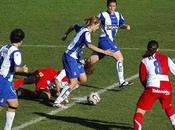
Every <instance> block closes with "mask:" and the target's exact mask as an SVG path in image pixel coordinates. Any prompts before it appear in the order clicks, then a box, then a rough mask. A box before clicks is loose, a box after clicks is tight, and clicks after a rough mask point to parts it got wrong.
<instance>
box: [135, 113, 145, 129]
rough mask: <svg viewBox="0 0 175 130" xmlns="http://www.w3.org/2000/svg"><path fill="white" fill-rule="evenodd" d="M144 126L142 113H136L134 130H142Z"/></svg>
mask: <svg viewBox="0 0 175 130" xmlns="http://www.w3.org/2000/svg"><path fill="white" fill-rule="evenodd" d="M142 124H143V115H142V114H141V113H135V115H134V130H141V129H142Z"/></svg>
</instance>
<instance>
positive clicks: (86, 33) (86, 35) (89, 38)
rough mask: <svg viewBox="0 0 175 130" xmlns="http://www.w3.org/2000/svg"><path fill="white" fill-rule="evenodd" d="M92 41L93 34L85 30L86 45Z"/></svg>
mask: <svg viewBox="0 0 175 130" xmlns="http://www.w3.org/2000/svg"><path fill="white" fill-rule="evenodd" d="M90 43H91V34H90V32H85V45H86V46H87V45H88V44H90Z"/></svg>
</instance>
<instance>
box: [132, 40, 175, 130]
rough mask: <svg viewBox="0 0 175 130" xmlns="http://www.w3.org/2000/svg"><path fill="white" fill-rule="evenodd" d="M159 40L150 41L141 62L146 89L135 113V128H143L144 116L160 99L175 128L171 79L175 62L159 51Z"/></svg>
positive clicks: (141, 79) (141, 72) (141, 75)
mask: <svg viewBox="0 0 175 130" xmlns="http://www.w3.org/2000/svg"><path fill="white" fill-rule="evenodd" d="M158 47H159V45H158V42H157V41H155V40H151V41H149V42H148V45H147V51H146V53H145V54H144V55H143V59H142V61H141V64H140V73H139V77H140V81H141V83H142V85H143V86H144V88H145V90H144V92H143V93H142V95H141V96H140V98H139V101H138V103H137V110H136V113H135V115H134V130H141V129H142V125H143V116H144V114H145V113H146V111H148V110H150V109H151V107H152V106H153V104H154V103H155V101H157V100H159V101H160V103H161V105H162V108H163V109H164V110H165V112H166V114H167V116H168V118H169V119H170V121H171V123H172V126H173V128H174V129H175V108H174V107H173V106H172V90H173V87H172V85H171V82H170V80H169V73H170V71H171V72H172V73H173V75H175V64H174V63H173V61H172V60H171V59H170V58H169V57H168V56H166V55H162V54H160V53H159V52H158Z"/></svg>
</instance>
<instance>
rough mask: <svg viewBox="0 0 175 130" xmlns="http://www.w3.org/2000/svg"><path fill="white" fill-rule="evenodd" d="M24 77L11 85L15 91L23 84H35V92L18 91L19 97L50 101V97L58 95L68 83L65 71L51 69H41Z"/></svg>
mask: <svg viewBox="0 0 175 130" xmlns="http://www.w3.org/2000/svg"><path fill="white" fill-rule="evenodd" d="M22 75H23V74H22ZM24 75H25V76H27V77H26V78H24V79H18V80H16V81H15V82H14V83H13V84H14V87H15V89H18V88H19V87H22V86H23V85H25V84H35V91H30V90H28V89H19V90H18V93H19V96H20V97H26V98H37V99H38V98H41V99H46V100H50V99H51V98H52V97H55V96H56V95H59V94H60V90H61V88H63V87H64V86H65V84H66V85H67V84H68V83H69V79H68V78H67V77H66V73H65V70H61V71H58V70H56V69H53V68H41V69H37V70H35V71H34V72H32V73H25V74H24Z"/></svg>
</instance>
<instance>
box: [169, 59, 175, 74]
mask: <svg viewBox="0 0 175 130" xmlns="http://www.w3.org/2000/svg"><path fill="white" fill-rule="evenodd" d="M168 66H169V69H170V71H171V73H172V74H173V75H175V64H174V63H173V61H172V60H171V59H170V58H169V57H168Z"/></svg>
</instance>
